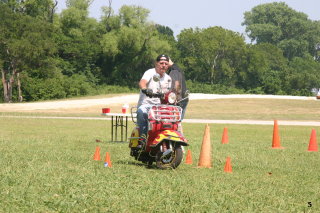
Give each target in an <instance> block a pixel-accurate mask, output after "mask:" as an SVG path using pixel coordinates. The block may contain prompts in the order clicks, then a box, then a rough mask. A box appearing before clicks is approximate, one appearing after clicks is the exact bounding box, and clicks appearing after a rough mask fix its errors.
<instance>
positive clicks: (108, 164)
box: [104, 152, 112, 168]
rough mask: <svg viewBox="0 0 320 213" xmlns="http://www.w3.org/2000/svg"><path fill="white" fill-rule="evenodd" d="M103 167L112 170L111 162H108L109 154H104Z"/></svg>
mask: <svg viewBox="0 0 320 213" xmlns="http://www.w3.org/2000/svg"><path fill="white" fill-rule="evenodd" d="M104 167H109V168H112V162H111V160H110V154H109V152H106V158H105V160H104Z"/></svg>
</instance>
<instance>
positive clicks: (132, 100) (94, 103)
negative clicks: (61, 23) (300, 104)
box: [0, 93, 320, 126]
mask: <svg viewBox="0 0 320 213" xmlns="http://www.w3.org/2000/svg"><path fill="white" fill-rule="evenodd" d="M227 98H257V99H290V100H314V101H316V100H317V99H316V98H315V97H304V96H276V95H215V94H199V93H197V94H195V93H194V94H190V100H201V99H227ZM137 100H138V95H137V94H133V95H119V96H117V97H110V98H97V99H79V100H63V101H45V102H33V103H13V104H0V112H41V111H43V110H44V111H47V110H49V111H50V110H55V111H58V110H62V111H68V110H74V109H82V110H85V109H86V108H90V107H91V108H92V107H96V109H101V107H103V106H106V105H122V104H124V103H129V104H130V105H131V106H132V105H135V104H136V103H137ZM95 112H96V111H95ZM2 117H21V118H35V117H33V116H2ZM36 118H54V119H96V120H106V119H109V118H96V117H85V118H83V117H51V116H50V117H47V116H37V117H36ZM184 122H185V123H218V124H252V125H256V124H258V125H273V121H261V120H205V119H185V120H184ZM278 123H279V125H298V126H320V122H317V121H279V122H278Z"/></svg>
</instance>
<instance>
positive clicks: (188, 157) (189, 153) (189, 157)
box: [186, 149, 192, 165]
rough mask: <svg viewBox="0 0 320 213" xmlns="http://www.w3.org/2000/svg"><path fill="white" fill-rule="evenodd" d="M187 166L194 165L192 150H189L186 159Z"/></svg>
mask: <svg viewBox="0 0 320 213" xmlns="http://www.w3.org/2000/svg"><path fill="white" fill-rule="evenodd" d="M186 164H190V165H191V164H192V155H191V150H190V149H189V150H188V152H187V157H186Z"/></svg>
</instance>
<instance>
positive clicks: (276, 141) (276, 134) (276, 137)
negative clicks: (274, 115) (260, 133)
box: [272, 120, 283, 149]
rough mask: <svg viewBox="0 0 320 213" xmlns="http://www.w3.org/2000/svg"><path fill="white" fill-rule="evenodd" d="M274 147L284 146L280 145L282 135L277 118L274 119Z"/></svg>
mask: <svg viewBox="0 0 320 213" xmlns="http://www.w3.org/2000/svg"><path fill="white" fill-rule="evenodd" d="M272 149H283V147H282V146H281V145H280V136H279V128H278V121H277V120H274V126H273V139H272Z"/></svg>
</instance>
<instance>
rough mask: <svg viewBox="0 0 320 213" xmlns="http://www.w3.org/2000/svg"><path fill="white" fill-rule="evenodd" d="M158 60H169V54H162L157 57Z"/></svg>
mask: <svg viewBox="0 0 320 213" xmlns="http://www.w3.org/2000/svg"><path fill="white" fill-rule="evenodd" d="M156 60H157V61H168V62H169V56H167V55H164V54H161V55H159V56H158V57H157V59H156Z"/></svg>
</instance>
